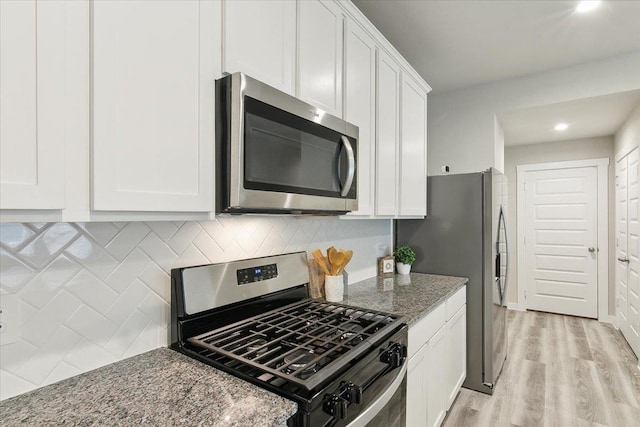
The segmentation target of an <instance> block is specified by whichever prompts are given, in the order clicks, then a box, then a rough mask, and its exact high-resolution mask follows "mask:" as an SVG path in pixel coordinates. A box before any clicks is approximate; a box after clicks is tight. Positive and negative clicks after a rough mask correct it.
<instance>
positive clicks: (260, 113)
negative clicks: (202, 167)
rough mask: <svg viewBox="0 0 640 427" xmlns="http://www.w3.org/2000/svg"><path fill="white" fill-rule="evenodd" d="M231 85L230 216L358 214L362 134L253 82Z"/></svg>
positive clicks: (238, 80)
mask: <svg viewBox="0 0 640 427" xmlns="http://www.w3.org/2000/svg"><path fill="white" fill-rule="evenodd" d="M228 78H231V91H230V94H229V96H230V100H231V107H232V108H231V110H232V111H231V117H230V118H231V123H230V125H231V134H230V141H229V150H230V159H229V160H230V161H229V169H230V171H229V184H230V191H229V210H231V211H233V210H237V211H240V212H269V211H272V210H273V211H303V212H304V211H313V212H323V211H325V212H336V213H344V212H348V211H351V210H355V209H357V158H358V157H357V154H358V153H357V136H358V130H357V128H356V127H355V126H353V125H350V124H348V123H347V122H345V121H343V120H341V119H338V118H337V117H333V116H331V115H328V114H326V113H325V112H324V111H322V110H319V109H317V108H315V107H313V106H311V105H309V104H307V103H304V102H302V101H300V100H299V99H297V98H294V97H292V96H289V95H287V94H284V93H282V92H280V91H278V90H276V89H274V88H271V87H269V86H267V85H264V84H262V83H260V82H258V81H256V80H254V79H251V78H250V77H247V76H245V75H242V74H237V75H236V74H234V75H232V76H229V77H228ZM234 79H235V80H234ZM234 101H235V102H234Z"/></svg>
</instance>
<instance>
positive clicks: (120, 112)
mask: <svg viewBox="0 0 640 427" xmlns="http://www.w3.org/2000/svg"><path fill="white" fill-rule="evenodd" d="M215 16H216V13H215V3H214V2H210V1H202V2H199V1H169V0H162V1H160V0H158V1H126V2H125V1H106V0H105V1H97V2H94V3H93V206H92V208H93V209H95V210H119V211H165V212H170V211H192V212H197V211H211V210H212V209H213V139H214V134H213V120H214V114H213V105H214V81H215V78H216V75H217V74H218V72H217V70H216V66H215V64H216V62H215V58H216V57H217V58H219V54H218V55H216V52H218V53H219V49H220V47H218V46H216V43H215V40H216V35H215V31H216V28H217V27H218V25H217V22H216V20H215ZM218 64H219V61H218Z"/></svg>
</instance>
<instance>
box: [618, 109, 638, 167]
mask: <svg viewBox="0 0 640 427" xmlns="http://www.w3.org/2000/svg"><path fill="white" fill-rule="evenodd" d="M639 145H640V104H638V105H637V106H636V108H635V109H634V110H633V111H632V112H631V114H630V115H629V117H628V118H627V120H625V122H624V123H623V124H622V126H620V129H618V131H617V132H616V135H615V153H616V155H617V154H618V153H627V152H629V151H631V148H633V147H637V146H639Z"/></svg>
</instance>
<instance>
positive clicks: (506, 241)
mask: <svg viewBox="0 0 640 427" xmlns="http://www.w3.org/2000/svg"><path fill="white" fill-rule="evenodd" d="M500 221H502V223H503V224H504V251H505V256H506V258H507V259H506V261H505V263H504V266H505V272H504V288H503V289H502V296H503V301H502V305H506V304H505V302H506V301H504V300H506V299H507V286H508V284H509V238H508V236H507V234H508V233H509V232H508V231H507V220H506V219H505V217H504V211H503V210H502V205H500ZM498 223H499V222H498Z"/></svg>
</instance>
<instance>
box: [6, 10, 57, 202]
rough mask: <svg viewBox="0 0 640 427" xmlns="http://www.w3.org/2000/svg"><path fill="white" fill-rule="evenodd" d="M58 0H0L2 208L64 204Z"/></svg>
mask: <svg viewBox="0 0 640 427" xmlns="http://www.w3.org/2000/svg"><path fill="white" fill-rule="evenodd" d="M65 22H66V8H65V4H64V2H60V1H33V0H22V1H4V0H3V1H0V209H47V210H49V209H62V208H64V170H65V167H64V138H65V128H64V126H65V106H64V101H65V61H64V58H65Z"/></svg>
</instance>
